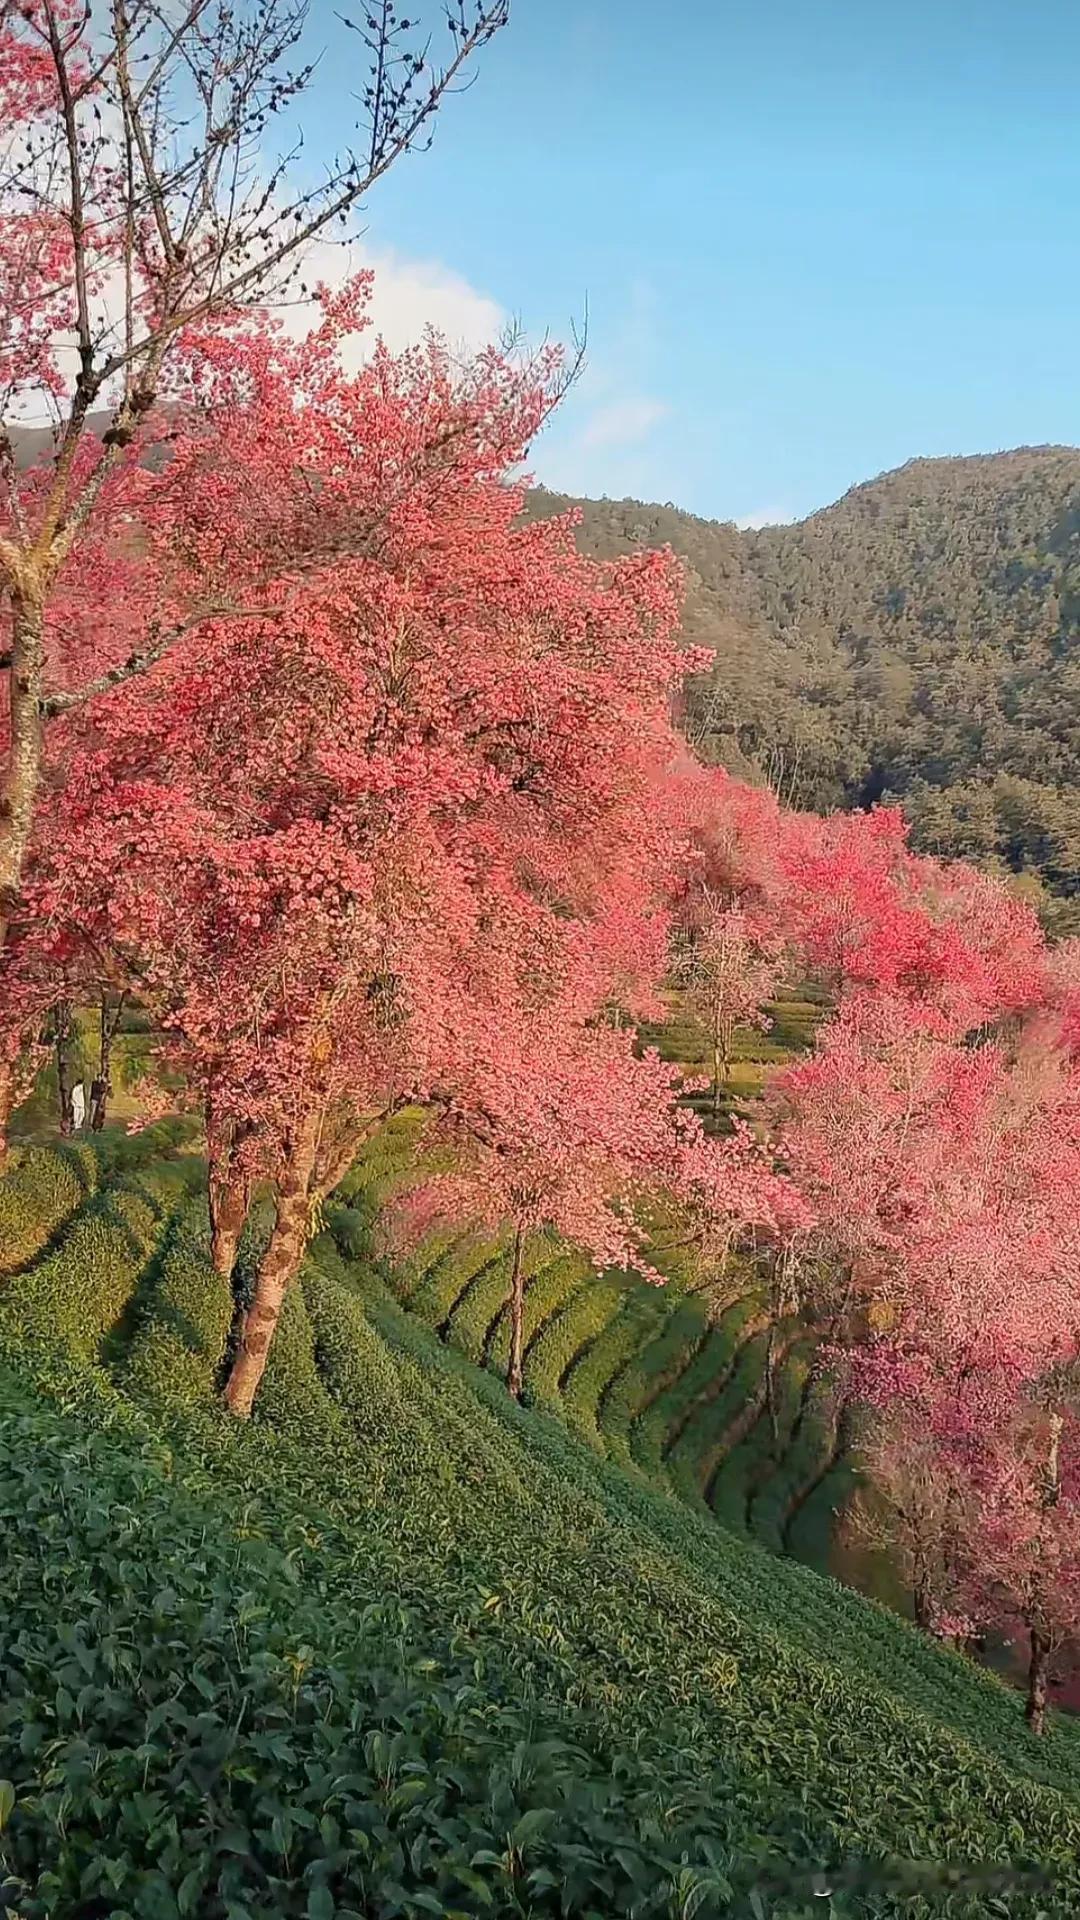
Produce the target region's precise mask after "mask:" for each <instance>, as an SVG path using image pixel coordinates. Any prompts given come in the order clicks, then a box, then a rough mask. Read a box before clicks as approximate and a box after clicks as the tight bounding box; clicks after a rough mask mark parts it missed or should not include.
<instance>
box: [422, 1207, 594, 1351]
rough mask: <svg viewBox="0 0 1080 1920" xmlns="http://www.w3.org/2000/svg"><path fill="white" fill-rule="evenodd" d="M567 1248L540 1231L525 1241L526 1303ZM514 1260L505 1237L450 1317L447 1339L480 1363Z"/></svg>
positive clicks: (506, 1294) (501, 1306) (500, 1309)
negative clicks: (498, 1249)
mask: <svg viewBox="0 0 1080 1920" xmlns="http://www.w3.org/2000/svg"><path fill="white" fill-rule="evenodd" d="M565 1251H566V1250H565V1248H559V1247H558V1246H557V1244H556V1242H555V1241H554V1240H553V1239H551V1238H549V1237H548V1236H546V1235H544V1234H537V1235H536V1236H535V1237H534V1238H532V1239H531V1240H529V1241H527V1242H526V1245H525V1247H524V1248H523V1250H522V1256H521V1259H522V1273H523V1275H524V1278H525V1285H526V1293H525V1297H526V1302H528V1297H529V1292H530V1291H531V1289H532V1287H533V1286H535V1285H536V1284H537V1282H538V1280H539V1278H540V1275H541V1274H542V1273H543V1272H544V1271H545V1270H546V1268H548V1267H549V1266H551V1264H552V1263H553V1262H554V1261H555V1260H557V1259H560V1258H561V1257H563V1256H564V1255H565ZM512 1263H513V1249H512V1244H511V1242H510V1241H509V1240H506V1241H504V1243H503V1246H502V1248H501V1249H500V1251H499V1254H498V1256H497V1258H496V1259H494V1260H491V1261H490V1262H489V1263H488V1265H487V1266H485V1267H482V1268H481V1269H480V1271H479V1272H478V1273H476V1274H475V1275H474V1276H473V1278H472V1280H471V1281H470V1282H469V1285H468V1286H467V1287H466V1288H464V1290H463V1291H462V1293H461V1295H460V1297H459V1299H458V1302H457V1305H456V1306H455V1308H454V1311H453V1313H452V1314H451V1316H450V1320H449V1324H448V1326H447V1329H446V1332H447V1338H448V1339H449V1340H451V1341H452V1342H453V1344H454V1345H455V1346H457V1347H460V1348H461V1350H462V1352H463V1353H467V1354H468V1356H469V1358H470V1360H475V1361H476V1362H477V1363H478V1364H479V1362H480V1361H481V1360H482V1359H483V1357H484V1354H485V1352H486V1351H487V1348H488V1344H489V1341H490V1339H491V1336H492V1333H493V1330H494V1327H495V1323H496V1321H497V1320H498V1319H499V1317H500V1315H501V1314H502V1312H503V1310H504V1308H505V1306H506V1302H507V1299H508V1297H509V1293H510V1275H511V1269H512Z"/></svg>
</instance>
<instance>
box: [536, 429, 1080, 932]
mask: <svg viewBox="0 0 1080 1920" xmlns="http://www.w3.org/2000/svg"><path fill="white" fill-rule="evenodd" d="M566 505H574V506H576V507H578V508H580V511H581V514H582V526H581V530H580V534H579V539H580V542H581V544H582V546H583V547H584V548H585V549H586V550H587V551H588V552H590V553H598V554H606V553H621V552H625V551H627V550H628V549H629V548H631V547H633V546H635V545H637V544H639V543H640V544H645V545H650V546H653V545H656V544H658V543H669V544H670V545H671V546H672V547H673V548H674V549H675V551H676V552H677V553H678V554H680V555H681V556H682V558H683V559H684V561H685V562H686V565H687V570H688V580H687V604H686V615H685V621H684V631H685V634H686V637H687V639H688V641H692V642H693V643H694V644H696V645H704V646H707V647H708V648H709V649H710V651H711V652H712V653H713V655H714V657H715V662H716V664H715V668H714V669H713V670H712V671H711V672H710V673H708V674H707V675H705V676H703V677H702V678H701V679H700V680H698V682H697V683H696V684H695V686H694V687H693V689H692V691H691V695H690V700H689V705H688V711H687V714H686V727H687V731H688V732H689V734H690V736H691V738H692V739H693V740H694V742H695V745H696V746H697V747H698V749H699V751H701V752H703V753H704V754H705V756H706V757H708V758H710V759H714V760H719V761H721V762H722V763H724V764H725V765H728V766H730V767H732V768H733V769H735V770H737V771H738V772H740V773H741V774H743V775H746V774H747V773H748V772H750V773H751V774H752V775H755V776H756V777H758V778H761V779H765V780H768V781H770V782H771V783H772V784H773V785H774V786H775V787H776V788H777V790H778V791H779V792H780V793H781V794H782V796H783V798H784V799H785V800H789V801H791V802H792V803H793V804H795V805H797V806H802V807H809V808H814V809H819V810H829V809H833V808H837V807H863V806H868V805H871V804H872V803H873V802H875V801H880V800H899V801H900V802H902V804H903V806H904V809H905V811H906V812H907V814H908V816H909V818H910V819H911V821H912V824H913V829H914V836H915V840H916V843H917V844H918V845H919V846H921V847H923V848H925V849H926V850H927V851H928V852H933V853H939V854H944V855H949V856H957V857H963V858H966V859H974V860H978V861H980V862H982V863H984V864H989V865H991V866H997V867H1000V868H1004V869H1006V870H1008V871H1011V872H1012V873H1015V874H1017V875H1020V876H1024V881H1023V884H1024V885H1025V887H1027V888H1029V889H1030V891H1031V893H1032V895H1033V896H1034V897H1035V899H1036V903H1037V904H1038V905H1039V906H1040V908H1041V910H1042V911H1043V914H1044V917H1045V918H1046V920H1047V922H1048V924H1049V925H1050V926H1051V927H1052V928H1053V929H1055V930H1057V931H1066V930H1069V931H1071V930H1074V929H1075V928H1077V927H1080V792H1078V775H1080V652H1078V650H1077V640H1078V637H1080V450H1077V449H1076V448H1072V447H1024V448H1019V449H1018V450H1016V451H1015V452H1011V453H996V454H984V455H976V456H972V457H970V458H957V459H943V460H912V461H910V462H909V463H908V464H907V465H906V466H904V467H900V468H898V469H897V470H896V471H895V472H892V473H886V474H883V475H881V476H880V477H879V478H878V479H876V480H871V481H868V482H866V483H865V484H863V485H861V486H856V487H853V488H851V490H850V491H849V492H848V493H846V494H845V495H844V497H843V499H842V500H839V501H837V502H836V504H835V505H834V506H830V507H826V508H824V509H823V510H822V511H821V512H819V513H814V514H812V515H811V516H810V517H809V518H808V519H806V520H803V521H801V522H799V523H798V524H796V525H792V526H780V527H767V528H764V529H763V530H761V531H760V532H740V531H739V530H738V529H737V528H736V527H734V526H732V525H731V524H730V523H722V522H718V521H710V520H701V519H698V518H696V517H695V516H694V515H693V514H689V513H683V512H680V511H678V510H677V509H676V508H675V507H672V506H670V505H668V506H648V505H642V504H641V503H639V502H637V501H633V500H580V501H573V502H570V501H566V500H563V499H562V498H560V497H557V496H554V495H551V494H549V493H544V492H542V491H540V490H537V491H536V493H535V494H534V495H533V497H532V502H531V506H532V508H533V510H535V511H537V512H540V511H545V512H547V511H551V510H553V509H554V508H557V507H565V506H566Z"/></svg>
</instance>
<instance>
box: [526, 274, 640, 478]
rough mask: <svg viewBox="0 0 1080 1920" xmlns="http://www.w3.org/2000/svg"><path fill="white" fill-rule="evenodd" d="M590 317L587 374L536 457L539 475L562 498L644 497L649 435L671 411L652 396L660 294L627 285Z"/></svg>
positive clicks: (577, 386)
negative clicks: (583, 495)
mask: <svg viewBox="0 0 1080 1920" xmlns="http://www.w3.org/2000/svg"><path fill="white" fill-rule="evenodd" d="M611 297H612V299H613V300H614V301H616V302H617V304H615V305H613V306H612V307H609V308H608V309H607V312H606V314H605V312H604V310H603V309H600V310H597V309H595V308H594V310H593V311H592V313H591V314H590V317H589V345H588V360H587V364H586V368H585V372H584V374H583V375H582V377H581V379H580V380H579V381H578V383H577V385H576V387H575V388H574V389H573V391H572V392H571V394H570V396H569V398H568V400H567V402H566V405H565V407H564V408H562V409H561V410H560V413H559V414H558V415H557V416H556V419H555V423H554V426H553V429H552V431H551V433H550V434H549V435H546V436H545V438H544V441H543V443H542V445H541V447H540V448H538V450H537V461H536V465H537V471H538V473H539V475H540V477H541V478H542V479H543V480H544V481H546V483H547V484H548V485H549V486H554V487H560V488H564V489H565V490H566V491H567V492H568V493H588V494H599V493H608V494H614V495H617V494H620V493H623V492H633V493H644V494H645V495H647V496H648V497H650V498H651V497H652V492H653V491H654V490H655V481H653V480H651V479H650V477H649V476H650V474H651V472H652V471H653V470H654V468H655V465H656V455H655V447H654V444H653V443H652V442H651V436H652V434H653V433H654V431H655V429H656V428H657V427H658V426H660V425H661V424H662V422H663V421H665V420H666V419H667V418H668V416H669V414H670V412H671V409H670V407H669V405H668V404H667V402H666V401H665V400H663V399H662V398H661V397H660V396H659V395H658V394H657V393H656V392H655V390H654V382H655V376H656V363H657V358H658V328H657V324H656V310H657V306H658V304H659V295H658V293H657V290H656V289H655V287H653V286H652V285H651V284H650V282H649V281H648V280H645V279H641V278H639V279H637V280H634V281H632V282H631V283H630V284H629V285H628V286H627V287H626V288H625V289H623V290H621V294H619V295H616V294H612V296H611Z"/></svg>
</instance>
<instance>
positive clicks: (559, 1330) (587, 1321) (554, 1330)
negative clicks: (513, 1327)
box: [525, 1268, 626, 1401]
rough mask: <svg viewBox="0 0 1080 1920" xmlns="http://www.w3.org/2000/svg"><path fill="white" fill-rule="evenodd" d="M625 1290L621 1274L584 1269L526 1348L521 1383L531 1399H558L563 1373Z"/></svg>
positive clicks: (597, 1331)
mask: <svg viewBox="0 0 1080 1920" xmlns="http://www.w3.org/2000/svg"><path fill="white" fill-rule="evenodd" d="M625 1293H626V1280H625V1278H624V1277H623V1276H621V1275H620V1276H612V1275H608V1274H599V1273H597V1272H596V1271H595V1270H594V1269H593V1268H587V1269H586V1272H585V1274H584V1276H583V1278H582V1282H581V1285H580V1286H579V1287H578V1289H577V1291H576V1292H575V1293H574V1294H573V1295H572V1296H571V1298H570V1299H569V1300H568V1301H567V1302H566V1304H565V1306H563V1307H562V1308H561V1309H560V1310H559V1312H557V1313H554V1314H552V1315H551V1317H550V1318H549V1319H548V1320H547V1321H546V1322H545V1324H544V1326H543V1327H542V1328H541V1330H540V1331H539V1333H537V1335H536V1336H535V1338H534V1340H533V1341H532V1343H531V1345H530V1347H529V1349H528V1353H527V1355H526V1359H525V1385H526V1388H527V1390H528V1392H529V1394H530V1396H531V1397H532V1398H533V1399H535V1400H545V1401H556V1400H558V1399H559V1396H560V1391H561V1388H562V1383H563V1378H564V1376H565V1375H566V1374H567V1373H568V1372H569V1370H570V1368H571V1367H572V1366H573V1365H574V1363H575V1361H576V1360H577V1359H578V1358H579V1356H580V1355H582V1354H583V1353H584V1352H586V1351H588V1349H589V1348H590V1347H591V1345H592V1343H593V1341H595V1340H597V1339H598V1338H599V1337H600V1335H601V1334H602V1333H603V1331H604V1329H605V1327H606V1326H607V1325H608V1323H609V1321H611V1320H612V1319H613V1318H614V1316H615V1314H616V1313H618V1311H619V1308H620V1306H621V1305H622V1302H623V1299H624V1297H625Z"/></svg>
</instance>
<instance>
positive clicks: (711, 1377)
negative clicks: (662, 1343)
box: [630, 1298, 761, 1477]
mask: <svg viewBox="0 0 1080 1920" xmlns="http://www.w3.org/2000/svg"><path fill="white" fill-rule="evenodd" d="M687 1304H688V1308H689V1307H690V1305H691V1303H689V1302H688V1303H687ZM693 1305H694V1306H695V1307H697V1306H698V1303H696V1302H694V1303H693ZM760 1317H761V1316H760V1308H759V1306H758V1302H757V1300H756V1299H754V1298H746V1299H742V1300H736V1301H735V1303H734V1305H733V1306H730V1307H728V1309H727V1311H726V1312H725V1313H724V1314H723V1315H722V1316H721V1318H720V1320H719V1321H718V1322H717V1324H716V1325H715V1326H709V1324H708V1321H707V1319H706V1318H705V1315H704V1311H703V1310H702V1309H701V1308H700V1307H698V1311H697V1314H696V1315H694V1316H693V1318H692V1317H691V1313H690V1312H689V1311H688V1312H687V1314H686V1316H685V1320H684V1325H688V1324H689V1325H696V1326H697V1327H698V1328H699V1329H700V1333H699V1337H698V1340H697V1342H696V1344H695V1345H694V1346H693V1347H687V1346H686V1345H685V1343H684V1344H683V1345H682V1348H681V1352H682V1356H683V1359H684V1366H683V1369H682V1371H681V1372H678V1373H675V1374H674V1377H673V1378H671V1379H670V1381H669V1383H668V1384H667V1385H666V1386H664V1387H662V1389H661V1391H660V1392H659V1393H658V1394H656V1395H655V1397H654V1398H652V1399H650V1400H649V1401H648V1402H647V1403H646V1406H645V1408H644V1410H643V1412H642V1413H641V1414H640V1416H639V1418H638V1420H637V1422H636V1424H635V1426H634V1429H633V1432H632V1434H631V1437H630V1451H631V1454H632V1456H633V1459H634V1461H635V1464H636V1465H637V1466H639V1467H641V1468H642V1469H643V1470H644V1471H645V1472H646V1473H647V1474H650V1475H655V1476H656V1477H661V1476H662V1474H663V1470H664V1456H665V1454H666V1453H668V1452H670V1450H671V1448H672V1447H673V1446H674V1445H675V1443H676V1441H677V1440H678V1438H679V1436H680V1434H681V1433H682V1430H683V1428H684V1427H685V1426H686V1424H687V1422H688V1420H689V1419H690V1417H691V1415H692V1414H693V1412H694V1409H695V1408H696V1406H697V1405H698V1402H699V1401H700V1400H701V1399H702V1398H703V1397H709V1396H712V1395H715V1394H716V1393H717V1392H719V1391H720V1390H721V1389H722V1388H723V1386H724V1385H725V1383H726V1382H727V1380H728V1379H729V1378H730V1376H731V1373H732V1372H733V1370H734V1368H735V1366H736V1365H737V1364H738V1359H739V1353H740V1351H741V1348H742V1347H743V1345H744V1344H745V1342H746V1340H747V1339H748V1338H749V1337H750V1334H751V1333H752V1332H753V1330H754V1328H755V1327H756V1326H757V1325H758V1324H759V1322H760ZM670 1332H671V1337H672V1346H673V1348H674V1351H675V1353H676V1354H677V1353H678V1352H679V1351H680V1348H679V1346H678V1344H677V1339H678V1336H677V1333H676V1329H675V1326H674V1324H673V1325H672V1328H671V1330H670ZM676 1364H677V1363H676Z"/></svg>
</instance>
